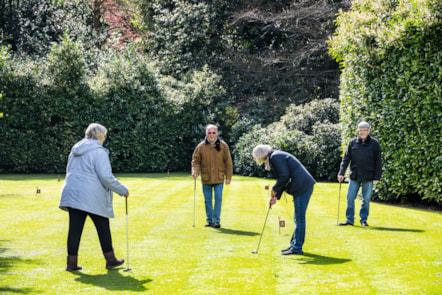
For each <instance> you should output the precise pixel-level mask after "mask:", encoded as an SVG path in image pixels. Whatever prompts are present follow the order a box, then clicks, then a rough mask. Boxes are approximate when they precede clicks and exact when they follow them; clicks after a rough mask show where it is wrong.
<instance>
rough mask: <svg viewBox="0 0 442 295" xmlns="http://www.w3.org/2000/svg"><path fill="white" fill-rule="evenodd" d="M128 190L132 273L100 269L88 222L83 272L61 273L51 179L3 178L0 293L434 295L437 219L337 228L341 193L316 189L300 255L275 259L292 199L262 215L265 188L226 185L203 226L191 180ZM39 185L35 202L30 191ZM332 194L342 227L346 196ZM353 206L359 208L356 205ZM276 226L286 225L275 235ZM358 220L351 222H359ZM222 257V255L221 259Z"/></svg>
mask: <svg viewBox="0 0 442 295" xmlns="http://www.w3.org/2000/svg"><path fill="white" fill-rule="evenodd" d="M118 176H119V179H120V180H121V181H122V182H123V183H124V184H125V185H127V186H128V187H129V188H130V192H131V195H130V197H129V244H130V245H129V247H130V249H129V250H130V267H131V268H132V270H131V271H129V272H124V271H123V270H124V269H125V268H126V267H127V265H126V264H125V265H124V267H122V268H119V269H117V270H113V271H107V270H106V269H105V268H104V264H105V261H104V258H103V256H102V254H101V251H100V246H99V242H98V237H97V234H96V231H95V228H94V226H93V223H92V221H91V220H90V219H88V220H87V222H86V226H85V229H84V232H83V237H82V241H81V245H80V253H79V264H80V265H82V266H83V270H81V271H78V272H74V273H70V272H66V271H64V268H65V263H66V235H67V228H68V215H67V213H66V212H64V211H62V210H60V209H58V201H59V196H60V191H61V186H62V182H63V176H61V181H60V182H58V179H57V178H58V177H57V175H0V204H1V205H0V206H1V207H0V233H1V234H0V293H1V294H17V293H18V294H74V293H85V294H108V293H110V292H112V293H115V294H131V293H140V292H146V293H150V294H338V293H339V294H441V293H442V247H441V245H442V243H441V242H442V214H441V212H434V211H425V210H418V209H412V208H402V207H395V206H389V205H384V204H379V203H374V202H372V206H371V213H370V217H369V220H368V221H369V224H370V227H368V228H362V227H359V226H354V227H339V226H336V217H337V209H338V192H339V185H338V184H336V183H318V184H317V185H316V186H315V191H314V193H313V196H312V199H311V202H310V205H309V208H308V211H307V215H308V217H307V236H306V243H305V245H304V251H305V255H304V256H288V257H287V256H281V255H280V250H281V249H282V248H285V247H287V246H288V242H289V240H290V237H291V234H292V232H293V203H292V201H291V200H290V199H289V198H287V199H282V200H281V201H280V202H278V203H277V204H276V205H275V206H274V207H273V209H271V210H270V214H269V217H268V221H267V225H266V228H265V231H264V235H263V237H262V241H261V245H260V249H259V253H258V254H252V253H251V252H252V251H253V250H255V249H256V247H257V244H258V241H259V238H260V234H261V230H262V226H263V223H264V219H265V216H266V213H267V208H268V199H269V196H268V191H266V190H265V189H264V187H265V186H266V185H271V184H273V182H274V181H273V180H266V179H258V178H250V177H239V176H235V177H234V178H233V182H232V184H231V185H230V186H227V187H226V188H225V192H224V203H223V211H222V220H221V225H222V228H221V229H213V228H205V227H204V223H205V214H204V204H203V197H202V192H201V186H200V184H199V181H198V185H197V192H196V196H197V203H196V226H195V227H192V225H193V187H194V186H193V179H192V178H191V176H190V175H189V174H171V175H170V176H168V175H166V174H133V175H132V174H122V175H118ZM37 187H38V188H40V189H41V193H40V194H38V195H37V194H36V188H37ZM346 188H347V186H346V185H345V184H344V185H343V187H342V192H341V205H340V212H341V221H344V220H345V218H344V210H345V192H346ZM358 204H359V205H360V203H358ZM114 208H115V213H116V218H114V219H111V230H112V234H113V240H114V248H115V252H116V254H117V256H118V257H124V258H127V257H126V217H125V203H124V198H121V197H119V196H115V199H114ZM279 219H282V220H285V221H286V225H287V226H286V227H284V228H279V226H278V225H279ZM356 220H357V218H356ZM230 250H231V251H230Z"/></svg>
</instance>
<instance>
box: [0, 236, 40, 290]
mask: <svg viewBox="0 0 442 295" xmlns="http://www.w3.org/2000/svg"><path fill="white" fill-rule="evenodd" d="M7 243H9V241H6V240H0V275H1V276H2V277H3V280H6V278H5V277H4V276H5V275H7V274H8V272H9V269H10V268H12V267H14V265H15V264H18V263H27V264H33V263H36V262H35V261H34V260H32V259H23V258H20V257H17V256H4V255H5V253H6V252H7V251H8V248H6V247H5V246H4V244H7ZM3 280H2V281H3ZM6 292H9V293H18V294H29V293H41V292H40V291H36V290H34V289H31V288H11V287H9V286H4V287H0V294H3V293H6Z"/></svg>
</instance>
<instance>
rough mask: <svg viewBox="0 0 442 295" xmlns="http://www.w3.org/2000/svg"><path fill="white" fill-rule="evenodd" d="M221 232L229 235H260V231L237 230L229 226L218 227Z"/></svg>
mask: <svg viewBox="0 0 442 295" xmlns="http://www.w3.org/2000/svg"><path fill="white" fill-rule="evenodd" d="M217 230H218V231H219V232H220V233H223V234H229V235H239V236H258V235H259V233H255V232H252V231H243V230H235V229H229V228H222V227H221V228H217Z"/></svg>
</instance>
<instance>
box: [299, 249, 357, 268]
mask: <svg viewBox="0 0 442 295" xmlns="http://www.w3.org/2000/svg"><path fill="white" fill-rule="evenodd" d="M297 261H299V262H300V263H301V264H316V265H327V264H340V263H345V262H349V261H351V259H345V258H336V257H329V256H322V255H317V254H311V253H306V252H304V255H303V256H301V257H300V258H299V259H297Z"/></svg>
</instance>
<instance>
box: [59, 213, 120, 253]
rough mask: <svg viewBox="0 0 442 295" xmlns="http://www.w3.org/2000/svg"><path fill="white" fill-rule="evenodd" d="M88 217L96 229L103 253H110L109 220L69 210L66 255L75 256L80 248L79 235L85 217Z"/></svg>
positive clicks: (81, 231)
mask: <svg viewBox="0 0 442 295" xmlns="http://www.w3.org/2000/svg"><path fill="white" fill-rule="evenodd" d="M88 215H89V216H90V218H91V219H92V221H93V222H94V224H95V228H96V229H97V233H98V238H99V239H100V244H101V250H102V251H103V253H106V252H109V251H112V250H113V248H112V236H111V232H110V227H109V218H106V217H102V216H98V215H95V214H92V213H88V212H85V211H81V210H78V209H73V208H69V233H68V255H72V256H77V255H78V248H79V247H80V239H81V234H82V233H83V227H84V222H85V221H86V217H87V216H88Z"/></svg>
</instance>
